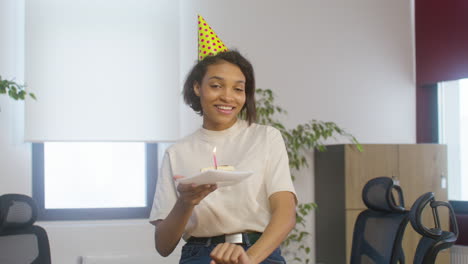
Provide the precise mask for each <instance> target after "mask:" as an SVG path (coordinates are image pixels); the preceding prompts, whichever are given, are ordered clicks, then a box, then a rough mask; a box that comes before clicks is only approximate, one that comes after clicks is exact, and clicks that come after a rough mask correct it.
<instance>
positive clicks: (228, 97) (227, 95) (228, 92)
mask: <svg viewBox="0 0 468 264" xmlns="http://www.w3.org/2000/svg"><path fill="white" fill-rule="evenodd" d="M220 99H221V100H222V101H224V102H231V101H232V100H234V97H233V91H232V89H229V88H227V87H226V88H224V89H223V92H222V93H221V96H220Z"/></svg>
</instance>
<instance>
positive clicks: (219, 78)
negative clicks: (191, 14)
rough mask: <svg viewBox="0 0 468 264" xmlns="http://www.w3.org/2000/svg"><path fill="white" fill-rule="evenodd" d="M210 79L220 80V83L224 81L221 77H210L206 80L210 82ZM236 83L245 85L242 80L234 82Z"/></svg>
mask: <svg viewBox="0 0 468 264" xmlns="http://www.w3.org/2000/svg"><path fill="white" fill-rule="evenodd" d="M211 79H216V80H220V81H224V78H223V77H219V76H216V75H215V76H211V77H210V78H208V80H211ZM236 83H245V81H244V80H238V81H236Z"/></svg>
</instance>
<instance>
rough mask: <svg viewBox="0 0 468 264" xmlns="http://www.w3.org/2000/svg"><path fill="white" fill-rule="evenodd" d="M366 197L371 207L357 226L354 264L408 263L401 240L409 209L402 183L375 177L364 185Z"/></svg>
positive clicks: (354, 243) (362, 214)
mask: <svg viewBox="0 0 468 264" xmlns="http://www.w3.org/2000/svg"><path fill="white" fill-rule="evenodd" d="M395 194H396V195H397V196H398V200H396V199H395V197H394V195H395ZM362 199H363V201H364V204H365V205H366V206H367V208H368V209H367V210H365V211H363V212H361V213H360V214H359V216H358V218H357V220H356V223H355V225H354V234H353V243H352V244H353V245H352V250H351V264H367V263H372V264H387V263H388V264H394V263H397V262H398V261H399V262H400V263H405V256H404V253H403V249H402V246H401V241H402V238H403V233H404V231H405V228H406V226H407V224H408V221H409V212H408V211H406V210H405V207H404V199H403V193H402V190H401V188H400V186H398V185H395V184H394V182H393V180H392V179H391V178H388V177H378V178H374V179H372V180H370V181H369V182H367V183H366V185H365V186H364V189H363V190H362ZM397 201H398V202H397Z"/></svg>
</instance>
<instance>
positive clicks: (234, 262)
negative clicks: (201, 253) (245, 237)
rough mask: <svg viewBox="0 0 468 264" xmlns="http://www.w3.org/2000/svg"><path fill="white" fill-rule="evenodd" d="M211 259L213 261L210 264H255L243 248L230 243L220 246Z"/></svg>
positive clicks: (216, 248)
mask: <svg viewBox="0 0 468 264" xmlns="http://www.w3.org/2000/svg"><path fill="white" fill-rule="evenodd" d="M210 257H211V258H212V259H213V260H212V261H211V262H210V264H254V262H253V261H252V260H251V259H250V257H249V255H247V253H246V252H245V250H244V248H243V247H241V246H239V245H236V244H230V243H221V244H218V245H217V246H216V247H215V248H214V249H213V251H211V254H210Z"/></svg>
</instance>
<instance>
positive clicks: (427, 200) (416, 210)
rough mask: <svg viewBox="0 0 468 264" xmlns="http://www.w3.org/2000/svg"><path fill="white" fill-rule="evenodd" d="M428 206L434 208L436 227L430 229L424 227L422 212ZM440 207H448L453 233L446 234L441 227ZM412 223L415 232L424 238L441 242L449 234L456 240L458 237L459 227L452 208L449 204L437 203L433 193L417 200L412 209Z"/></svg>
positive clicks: (428, 193)
mask: <svg viewBox="0 0 468 264" xmlns="http://www.w3.org/2000/svg"><path fill="white" fill-rule="evenodd" d="M427 205H430V207H431V208H432V214H433V219H434V224H435V227H430V228H429V227H426V226H424V224H423V221H422V212H423V210H424V208H425V207H426V206H427ZM440 206H443V207H447V209H448V211H449V216H450V224H451V226H452V229H453V232H446V231H444V230H442V227H441V226H440V219H439V213H438V211H437V210H438V207H440ZM410 221H411V225H412V226H413V228H414V230H416V232H418V233H419V234H420V235H422V236H424V237H429V238H432V239H435V240H440V239H445V237H446V236H447V234H450V233H452V234H453V236H454V237H455V240H456V238H457V237H458V225H457V220H456V218H455V213H454V211H453V208H452V206H451V205H450V204H449V203H447V202H443V201H436V200H435V197H434V193H433V192H427V193H425V194H423V195H421V196H420V197H419V198H418V199H416V201H415V202H414V204H413V206H412V207H411V211H410Z"/></svg>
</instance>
